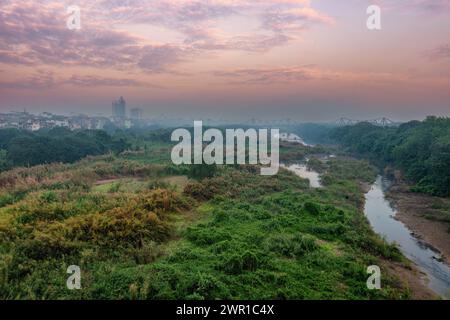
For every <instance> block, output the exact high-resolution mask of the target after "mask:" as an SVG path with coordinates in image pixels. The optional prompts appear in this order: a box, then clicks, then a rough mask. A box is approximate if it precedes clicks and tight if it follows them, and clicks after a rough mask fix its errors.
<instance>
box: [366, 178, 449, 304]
mask: <svg viewBox="0 0 450 320" xmlns="http://www.w3.org/2000/svg"><path fill="white" fill-rule="evenodd" d="M388 187H389V181H388V180H387V179H384V178H382V177H381V176H378V177H377V180H376V182H375V183H374V184H373V185H372V186H371V189H370V191H369V192H368V193H367V194H366V196H365V197H366V203H365V207H364V213H365V214H366V217H367V219H368V220H369V222H370V224H371V226H372V228H373V229H374V231H375V232H377V233H378V234H380V235H381V236H383V237H384V238H385V239H386V241H388V242H389V243H394V242H395V243H396V244H397V246H398V247H399V249H400V250H401V252H402V253H403V254H404V255H405V256H406V257H407V258H408V259H409V260H411V261H413V262H414V263H415V264H416V265H417V266H418V267H419V269H420V270H421V271H423V272H424V273H425V274H426V275H427V278H428V287H429V288H430V289H431V290H433V291H434V292H436V293H437V294H439V295H440V296H441V297H443V298H450V267H448V266H447V265H446V264H445V263H443V262H442V261H440V255H439V253H438V252H436V251H434V250H433V249H432V248H431V247H430V246H428V245H427V244H426V243H424V242H423V241H421V240H419V239H417V238H415V237H414V236H413V235H412V234H411V231H410V230H409V229H408V228H407V227H406V226H405V225H404V224H403V223H402V222H400V221H398V220H396V219H395V215H396V210H395V209H394V208H392V206H391V204H390V203H389V202H388V201H387V200H386V198H385V191H386V190H387V188H388Z"/></svg>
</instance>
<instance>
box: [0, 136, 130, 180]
mask: <svg viewBox="0 0 450 320" xmlns="http://www.w3.org/2000/svg"><path fill="white" fill-rule="evenodd" d="M127 147H128V144H127V142H125V140H124V139H116V138H113V137H112V136H109V135H108V134H107V133H106V132H104V131H100V130H91V131H76V132H72V131H70V130H68V129H63V128H57V129H52V130H49V131H39V132H37V133H32V132H27V131H20V130H16V129H2V130H0V172H1V171H3V170H6V169H8V168H11V167H17V166H33V165H37V164H44V163H52V162H63V163H71V162H74V161H77V160H80V159H81V158H84V157H86V156H88V155H100V154H106V153H108V152H114V153H119V152H122V151H123V150H125V149H126V148H127Z"/></svg>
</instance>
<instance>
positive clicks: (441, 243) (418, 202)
mask: <svg viewBox="0 0 450 320" xmlns="http://www.w3.org/2000/svg"><path fill="white" fill-rule="evenodd" d="M386 197H387V198H388V199H389V200H390V201H391V202H392V204H393V205H394V206H395V208H396V209H397V214H396V219H398V220H399V221H401V222H403V223H404V224H405V225H406V226H407V227H408V228H409V229H410V230H411V231H412V233H413V234H414V236H415V237H416V238H419V239H420V240H423V241H424V242H425V243H427V244H428V245H429V246H430V247H431V248H432V249H434V250H436V251H439V253H440V254H441V256H442V260H443V261H444V262H445V263H446V264H447V265H448V266H450V246H449V243H450V232H449V231H450V230H449V221H448V220H447V219H448V211H446V209H447V208H450V199H446V198H438V197H433V196H428V195H424V194H419V193H414V192H411V191H410V187H409V186H408V185H407V184H406V183H404V182H402V181H398V180H395V181H394V184H393V185H392V186H391V188H390V189H389V191H388V192H387V193H386Z"/></svg>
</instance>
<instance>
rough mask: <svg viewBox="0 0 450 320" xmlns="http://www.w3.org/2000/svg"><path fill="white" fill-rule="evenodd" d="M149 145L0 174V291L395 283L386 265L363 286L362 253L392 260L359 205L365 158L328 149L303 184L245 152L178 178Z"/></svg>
mask: <svg viewBox="0 0 450 320" xmlns="http://www.w3.org/2000/svg"><path fill="white" fill-rule="evenodd" d="M159 147H161V146H159ZM289 152H293V153H289ZM302 152H303V150H302ZM297 153H298V151H297V150H295V149H293V150H291V151H285V156H286V157H287V158H294V157H295V156H294V155H293V154H297ZM162 154H163V152H162V153H161V154H158V156H157V157H156V159H155V158H152V159H150V160H148V161H147V160H144V157H143V156H142V155H139V154H133V155H124V156H123V157H120V158H115V157H97V158H90V159H85V160H83V161H81V162H79V163H76V164H73V165H47V166H39V167H34V168H29V169H15V171H13V172H9V173H8V172H7V173H4V174H2V175H1V177H0V194H1V199H8V200H7V201H3V207H1V208H0V240H1V241H0V298H3V299H402V298H408V297H409V295H408V291H407V290H406V289H405V288H402V287H400V286H399V284H398V283H399V281H398V279H396V277H395V276H394V275H391V274H389V273H388V272H387V270H383V272H385V273H383V288H382V290H379V291H371V290H367V288H366V280H367V277H368V275H367V274H366V267H367V266H368V265H372V264H378V263H379V264H380V265H382V264H381V261H382V260H383V261H384V260H395V261H401V260H402V257H401V255H400V253H399V252H398V250H396V249H395V247H392V246H389V245H387V244H386V243H385V242H384V241H383V240H382V239H380V238H379V237H378V236H376V235H375V234H374V233H373V232H372V230H371V229H370V227H369V225H368V223H367V221H366V219H365V217H364V215H363V214H362V212H361V207H362V203H363V200H364V197H363V191H362V189H361V187H360V184H361V182H370V181H372V180H373V179H374V177H375V171H374V170H373V168H372V167H371V166H369V165H368V164H367V163H365V162H362V161H356V160H352V159H340V158H337V159H332V160H329V161H328V162H326V163H324V164H321V166H323V168H322V170H323V177H324V178H325V181H326V187H325V188H321V189H312V188H309V184H308V181H307V180H304V179H301V178H299V177H297V176H295V175H294V174H292V173H290V172H289V171H287V170H283V169H282V170H280V173H279V174H278V175H276V176H272V177H266V176H260V175H259V170H258V168H257V167H254V166H240V167H228V166H222V167H220V168H219V170H218V171H217V173H216V175H215V176H214V177H211V178H207V179H203V180H200V181H190V180H189V179H187V177H186V176H185V175H184V174H183V173H184V172H185V168H183V167H178V168H177V167H173V166H171V165H170V164H165V163H164V161H161V158H160V156H162ZM109 179H113V180H109ZM99 180H104V181H105V180H109V181H106V183H103V184H100V185H99V184H96V182H97V181H99ZM18 192H21V193H20V194H21V196H20V197H17V196H16V195H17V194H18ZM71 264H75V265H79V266H80V267H81V270H82V287H83V289H82V290H80V291H70V290H67V289H66V287H65V282H66V279H67V274H66V268H67V266H69V265H71Z"/></svg>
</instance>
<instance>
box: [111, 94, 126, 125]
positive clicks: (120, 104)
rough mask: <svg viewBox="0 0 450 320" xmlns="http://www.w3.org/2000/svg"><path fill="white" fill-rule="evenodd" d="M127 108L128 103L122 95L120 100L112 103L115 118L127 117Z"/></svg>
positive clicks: (122, 118)
mask: <svg viewBox="0 0 450 320" xmlns="http://www.w3.org/2000/svg"><path fill="white" fill-rule="evenodd" d="M126 108H127V104H126V102H125V99H124V98H123V97H120V98H119V100H116V101H113V103H112V116H113V118H114V119H121V120H124V119H125V117H126Z"/></svg>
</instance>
